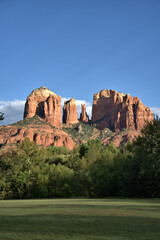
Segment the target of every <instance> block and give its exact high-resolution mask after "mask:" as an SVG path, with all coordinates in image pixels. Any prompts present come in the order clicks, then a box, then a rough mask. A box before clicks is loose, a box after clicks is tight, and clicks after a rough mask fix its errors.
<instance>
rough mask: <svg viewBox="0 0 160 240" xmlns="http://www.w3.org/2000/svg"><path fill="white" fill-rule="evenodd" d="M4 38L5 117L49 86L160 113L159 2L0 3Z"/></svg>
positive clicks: (0, 68)
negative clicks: (119, 96)
mask: <svg viewBox="0 0 160 240" xmlns="http://www.w3.org/2000/svg"><path fill="white" fill-rule="evenodd" d="M0 33H1V34H0V81H1V91H0V111H3V110H5V108H4V105H5V104H6V103H7V104H8V106H10V105H9V104H10V103H11V104H12V105H13V103H15V99H16V100H17V101H19V103H20V102H21V101H22V102H23V100H25V99H26V97H27V96H28V95H29V94H30V92H31V91H32V90H33V89H35V88H38V87H41V86H46V87H48V88H49V89H51V90H53V91H54V92H55V93H56V94H58V95H60V96H62V97H63V98H67V97H75V98H76V99H79V100H86V101H87V102H90V103H92V98H93V94H94V93H96V92H98V91H100V90H101V89H105V88H106V89H114V90H117V91H119V92H123V93H130V95H131V96H138V97H139V98H140V100H141V101H142V102H143V103H144V104H145V105H146V106H149V107H155V108H156V111H159V112H160V94H159V91H160V1H159V0H134V1H128V0H14V1H13V0H0ZM2 103H3V104H2ZM17 106H19V105H16V107H17ZM21 108H22V106H21ZM19 109H20V108H19ZM21 111H22V110H21ZM13 114H14V113H13ZM15 114H16V111H15Z"/></svg>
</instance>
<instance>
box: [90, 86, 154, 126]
mask: <svg viewBox="0 0 160 240" xmlns="http://www.w3.org/2000/svg"><path fill="white" fill-rule="evenodd" d="M153 119H154V116H153V114H152V112H151V110H150V108H148V107H146V106H145V105H144V104H142V102H141V101H140V100H139V99H138V97H134V98H133V97H131V96H130V95H129V94H126V95H125V94H123V93H118V92H116V91H114V90H106V89H104V90H101V91H100V92H98V93H96V94H94V96H93V106H92V122H94V123H95V125H96V126H97V127H98V128H99V129H101V130H102V129H104V128H111V129H114V130H116V129H118V130H122V129H124V128H129V129H132V130H134V129H135V130H139V129H142V128H143V127H144V125H145V122H146V121H151V120H153Z"/></svg>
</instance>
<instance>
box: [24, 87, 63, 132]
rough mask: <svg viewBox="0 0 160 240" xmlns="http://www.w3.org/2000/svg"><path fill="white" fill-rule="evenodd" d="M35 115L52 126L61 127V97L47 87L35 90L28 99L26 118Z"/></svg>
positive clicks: (25, 111)
mask: <svg viewBox="0 0 160 240" xmlns="http://www.w3.org/2000/svg"><path fill="white" fill-rule="evenodd" d="M35 115H38V116H39V117H40V118H42V119H43V120H44V121H46V122H47V123H49V124H51V125H52V126H55V127H57V128H61V127H62V119H61V97H60V96H58V95H56V94H55V93H54V92H52V91H51V90H49V89H48V88H46V87H41V88H37V89H35V90H33V91H32V93H31V94H30V95H29V96H28V98H27V100H26V104H25V110H24V118H31V117H33V116H35Z"/></svg>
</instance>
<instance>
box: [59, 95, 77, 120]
mask: <svg viewBox="0 0 160 240" xmlns="http://www.w3.org/2000/svg"><path fill="white" fill-rule="evenodd" d="M77 122H78V119H77V105H76V102H75V98H71V99H70V100H68V101H65V102H64V106H63V123H66V124H74V123H77Z"/></svg>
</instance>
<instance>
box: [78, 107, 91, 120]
mask: <svg viewBox="0 0 160 240" xmlns="http://www.w3.org/2000/svg"><path fill="white" fill-rule="evenodd" d="M80 121H81V122H84V123H85V122H88V121H89V117H88V115H87V112H86V106H85V104H81V114H80Z"/></svg>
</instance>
